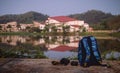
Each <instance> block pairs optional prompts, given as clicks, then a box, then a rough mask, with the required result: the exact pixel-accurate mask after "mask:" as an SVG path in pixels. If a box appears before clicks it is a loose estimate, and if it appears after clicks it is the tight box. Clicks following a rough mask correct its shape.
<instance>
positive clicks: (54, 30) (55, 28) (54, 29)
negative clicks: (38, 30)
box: [51, 26, 57, 35]
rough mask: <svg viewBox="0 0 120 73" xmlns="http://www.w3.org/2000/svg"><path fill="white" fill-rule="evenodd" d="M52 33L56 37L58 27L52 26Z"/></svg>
mask: <svg viewBox="0 0 120 73" xmlns="http://www.w3.org/2000/svg"><path fill="white" fill-rule="evenodd" d="M51 31H52V33H53V34H54V35H55V34H56V33H57V27H56V26H52V27H51Z"/></svg>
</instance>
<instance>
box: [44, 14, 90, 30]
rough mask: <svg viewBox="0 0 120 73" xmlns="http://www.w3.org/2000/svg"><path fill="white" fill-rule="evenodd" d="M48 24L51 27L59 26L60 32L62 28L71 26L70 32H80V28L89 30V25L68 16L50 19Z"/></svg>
mask: <svg viewBox="0 0 120 73" xmlns="http://www.w3.org/2000/svg"><path fill="white" fill-rule="evenodd" d="M46 24H49V25H50V26H57V28H58V30H59V31H62V26H70V32H73V31H79V29H80V27H82V26H83V27H85V28H86V29H88V28H89V25H88V24H86V23H84V21H83V20H76V19H73V18H70V17H67V16H55V17H49V18H48V20H47V21H46Z"/></svg>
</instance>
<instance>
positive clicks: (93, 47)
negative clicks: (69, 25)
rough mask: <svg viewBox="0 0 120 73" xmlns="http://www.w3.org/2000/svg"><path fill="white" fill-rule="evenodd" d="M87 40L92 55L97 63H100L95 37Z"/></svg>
mask: <svg viewBox="0 0 120 73" xmlns="http://www.w3.org/2000/svg"><path fill="white" fill-rule="evenodd" d="M89 38H90V40H91V48H92V52H93V55H94V56H95V58H96V60H97V61H101V56H100V52H99V50H98V45H97V41H96V39H95V37H93V36H90V37H89Z"/></svg>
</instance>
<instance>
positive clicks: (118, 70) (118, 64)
mask: <svg viewBox="0 0 120 73" xmlns="http://www.w3.org/2000/svg"><path fill="white" fill-rule="evenodd" d="M51 61H53V60H51V59H0V73H120V61H103V63H109V64H110V65H111V68H107V67H102V66H90V67H87V68H83V67H81V66H71V65H70V64H69V65H67V66H64V65H52V64H51Z"/></svg>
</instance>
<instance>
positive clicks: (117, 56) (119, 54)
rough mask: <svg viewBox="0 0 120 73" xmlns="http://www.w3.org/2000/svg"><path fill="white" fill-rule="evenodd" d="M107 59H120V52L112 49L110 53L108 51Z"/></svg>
mask: <svg viewBox="0 0 120 73" xmlns="http://www.w3.org/2000/svg"><path fill="white" fill-rule="evenodd" d="M105 59H114V60H119V59H120V52H116V51H112V52H110V53H107V54H106V55H105Z"/></svg>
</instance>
